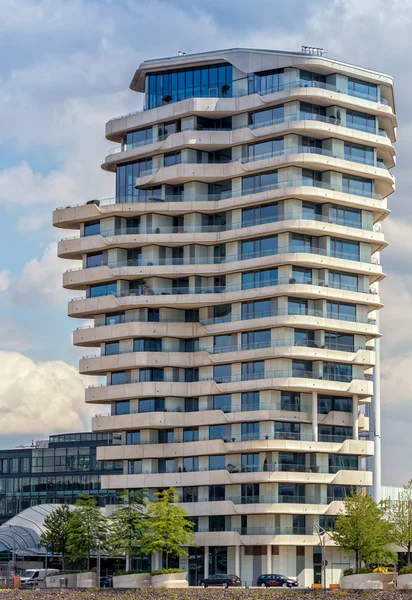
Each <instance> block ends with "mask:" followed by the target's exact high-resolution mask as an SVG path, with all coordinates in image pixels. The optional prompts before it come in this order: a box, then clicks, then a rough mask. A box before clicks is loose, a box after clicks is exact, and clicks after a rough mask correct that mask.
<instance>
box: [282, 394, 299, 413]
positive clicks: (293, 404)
mask: <svg viewBox="0 0 412 600" xmlns="http://www.w3.org/2000/svg"><path fill="white" fill-rule="evenodd" d="M280 409H281V410H292V411H296V412H299V411H300V392H286V391H285V392H281V396H280Z"/></svg>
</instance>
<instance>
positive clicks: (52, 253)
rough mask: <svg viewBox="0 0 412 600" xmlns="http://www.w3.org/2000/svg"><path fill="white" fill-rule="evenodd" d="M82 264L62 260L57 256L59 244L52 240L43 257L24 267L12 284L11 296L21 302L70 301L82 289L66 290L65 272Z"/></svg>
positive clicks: (16, 301)
mask: <svg viewBox="0 0 412 600" xmlns="http://www.w3.org/2000/svg"><path fill="white" fill-rule="evenodd" d="M79 265H80V262H79V261H74V260H62V259H61V258H59V257H58V256H57V243H56V242H51V243H50V244H49V245H48V246H47V247H46V248H45V250H44V252H43V255H42V257H41V258H40V259H38V258H32V259H31V260H29V261H28V262H27V263H26V264H25V265H24V267H23V269H22V271H21V273H20V274H19V275H18V276H17V277H15V278H14V279H13V280H12V281H11V283H10V287H9V290H8V294H7V299H8V300H9V301H10V302H12V303H16V304H20V305H27V304H29V305H31V306H32V307H33V306H34V305H36V304H37V305H39V304H44V303H46V304H47V305H49V306H55V305H59V304H62V303H64V302H68V301H69V300H70V298H71V297H74V296H79V295H81V292H80V293H79V292H73V291H68V290H65V289H64V288H63V287H62V276H63V272H64V271H66V270H67V269H70V268H76V267H78V266H79Z"/></svg>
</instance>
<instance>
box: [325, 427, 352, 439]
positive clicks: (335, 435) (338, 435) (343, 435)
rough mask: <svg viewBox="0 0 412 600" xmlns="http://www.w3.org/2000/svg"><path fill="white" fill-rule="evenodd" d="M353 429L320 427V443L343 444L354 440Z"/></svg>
mask: <svg viewBox="0 0 412 600" xmlns="http://www.w3.org/2000/svg"><path fill="white" fill-rule="evenodd" d="M352 433H353V431H352V427H341V426H340V425H319V441H320V442H343V441H344V440H348V439H349V440H350V439H352Z"/></svg>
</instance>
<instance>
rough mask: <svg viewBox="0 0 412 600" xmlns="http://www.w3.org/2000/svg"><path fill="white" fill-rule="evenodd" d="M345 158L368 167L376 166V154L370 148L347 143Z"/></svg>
mask: <svg viewBox="0 0 412 600" xmlns="http://www.w3.org/2000/svg"><path fill="white" fill-rule="evenodd" d="M345 158H346V159H347V160H353V161H355V162H360V163H364V164H366V165H373V164H374V152H373V148H371V147H370V146H362V145H361V144H352V143H350V142H345Z"/></svg>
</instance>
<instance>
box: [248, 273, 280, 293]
mask: <svg viewBox="0 0 412 600" xmlns="http://www.w3.org/2000/svg"><path fill="white" fill-rule="evenodd" d="M277 282H278V270H277V267H274V268H272V269H262V270H261V271H246V272H244V273H242V290H251V289H254V288H260V287H266V286H268V285H276V284H277Z"/></svg>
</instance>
